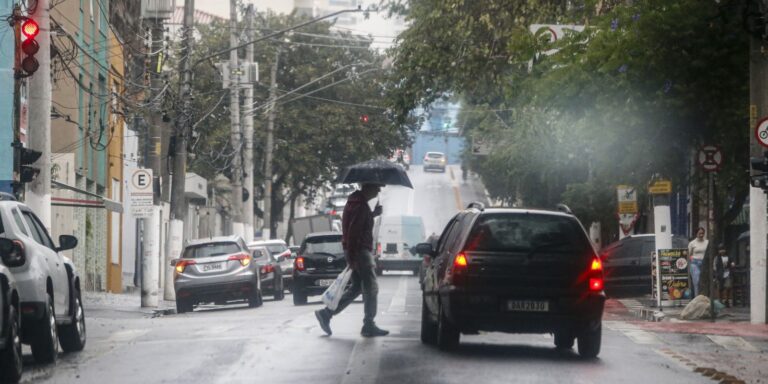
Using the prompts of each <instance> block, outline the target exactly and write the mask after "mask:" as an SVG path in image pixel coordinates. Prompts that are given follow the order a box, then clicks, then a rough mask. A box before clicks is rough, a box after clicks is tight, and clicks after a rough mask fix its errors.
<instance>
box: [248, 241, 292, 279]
mask: <svg viewBox="0 0 768 384" xmlns="http://www.w3.org/2000/svg"><path fill="white" fill-rule="evenodd" d="M256 247H265V248H267V250H268V251H269V253H271V254H272V256H274V258H275V259H276V260H277V263H278V264H279V265H280V272H282V277H283V284H282V286H283V287H290V286H291V282H292V281H293V259H294V258H295V257H294V256H293V253H292V252H291V250H290V249H289V248H288V245H287V244H286V243H285V241H283V240H280V239H273V240H260V241H252V242H251V243H249V244H248V249H251V250H253V249H254V248H256ZM263 281H264V277H263V276H262V282H263Z"/></svg>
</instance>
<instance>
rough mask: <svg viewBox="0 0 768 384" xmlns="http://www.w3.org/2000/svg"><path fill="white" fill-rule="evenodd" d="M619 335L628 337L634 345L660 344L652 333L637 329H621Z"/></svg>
mask: <svg viewBox="0 0 768 384" xmlns="http://www.w3.org/2000/svg"><path fill="white" fill-rule="evenodd" d="M621 333H623V334H624V335H625V336H627V337H629V338H630V340H632V341H634V342H635V343H636V344H660V343H661V342H660V341H659V339H658V338H657V337H656V335H654V334H653V333H650V332H646V331H641V330H639V329H622V330H621Z"/></svg>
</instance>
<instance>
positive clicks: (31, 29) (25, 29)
mask: <svg viewBox="0 0 768 384" xmlns="http://www.w3.org/2000/svg"><path fill="white" fill-rule="evenodd" d="M21 33H23V34H24V36H26V37H27V39H34V38H35V36H37V34H38V33H40V26H39V25H37V22H36V21H34V20H32V19H26V20H24V23H23V24H21Z"/></svg>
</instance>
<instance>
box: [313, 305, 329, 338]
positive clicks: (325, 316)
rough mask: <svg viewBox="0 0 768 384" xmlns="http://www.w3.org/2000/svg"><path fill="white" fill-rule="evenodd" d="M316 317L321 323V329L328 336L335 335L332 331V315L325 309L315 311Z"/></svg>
mask: <svg viewBox="0 0 768 384" xmlns="http://www.w3.org/2000/svg"><path fill="white" fill-rule="evenodd" d="M315 317H317V322H318V323H320V328H321V329H322V330H323V332H325V334H326V335H328V336H330V335H332V334H333V331H331V315H330V314H329V313H328V311H326V310H325V309H318V310H317V311H315Z"/></svg>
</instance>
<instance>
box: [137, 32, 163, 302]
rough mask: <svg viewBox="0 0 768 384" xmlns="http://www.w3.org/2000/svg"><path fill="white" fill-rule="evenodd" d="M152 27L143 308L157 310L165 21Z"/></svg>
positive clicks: (148, 59)
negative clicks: (149, 175) (148, 205)
mask: <svg viewBox="0 0 768 384" xmlns="http://www.w3.org/2000/svg"><path fill="white" fill-rule="evenodd" d="M149 23H150V25H151V27H150V30H149V44H147V47H146V49H147V55H146V58H145V61H144V63H145V70H146V71H147V74H148V76H149V86H150V91H149V92H148V95H147V96H148V97H147V100H154V102H153V103H152V105H151V106H150V114H149V126H148V135H147V138H146V140H147V145H146V146H145V148H146V149H147V150H146V153H145V156H146V157H145V159H146V160H145V163H144V166H145V167H147V168H150V169H151V170H152V217H149V218H145V219H143V220H144V225H143V226H142V228H143V230H144V235H143V236H142V239H143V241H144V244H143V246H142V258H143V260H142V263H141V266H142V267H141V306H142V307H157V304H158V299H159V296H158V289H159V284H160V273H161V269H160V268H159V266H160V265H161V264H160V259H161V252H160V242H161V241H160V240H161V236H162V228H161V227H162V224H161V223H162V220H161V219H160V212H161V211H162V201H161V193H162V183H161V180H162V179H161V177H160V175H161V172H162V168H161V167H162V160H161V159H162V148H163V145H162V135H163V132H162V130H163V123H162V118H161V116H160V114H161V112H162V111H161V108H160V107H159V106H158V104H159V101H158V100H155V99H156V98H157V97H158V94H157V93H158V92H159V91H160V90H161V89H162V88H163V77H162V72H163V59H164V57H163V55H162V53H161V51H162V49H163V36H164V32H165V31H164V28H163V19H161V18H152V19H149ZM153 56H154V57H156V61H155V62H153V61H152V57H153Z"/></svg>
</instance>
